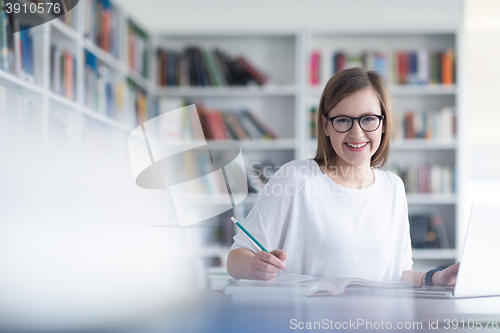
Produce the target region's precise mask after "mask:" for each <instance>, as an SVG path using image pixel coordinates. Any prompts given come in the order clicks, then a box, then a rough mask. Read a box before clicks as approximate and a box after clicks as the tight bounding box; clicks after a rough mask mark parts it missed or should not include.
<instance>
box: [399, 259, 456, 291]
mask: <svg viewBox="0 0 500 333" xmlns="http://www.w3.org/2000/svg"><path fill="white" fill-rule="evenodd" d="M459 266H460V263H456V264H454V265H451V266H448V267H446V268H445V269H444V270H442V271H438V272H436V273H434V274H433V275H432V284H433V285H435V286H454V285H455V283H456V282H457V273H458V268H459ZM425 273H426V272H415V271H412V270H408V271H404V272H403V274H402V275H401V281H402V282H409V283H411V284H413V285H414V286H421V285H423V283H422V277H423V275H424V274H425Z"/></svg>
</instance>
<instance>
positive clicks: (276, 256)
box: [250, 249, 288, 280]
mask: <svg viewBox="0 0 500 333" xmlns="http://www.w3.org/2000/svg"><path fill="white" fill-rule="evenodd" d="M287 257H288V254H287V253H286V252H285V251H283V250H280V249H276V250H273V251H271V252H269V253H267V252H264V251H259V252H257V253H255V256H254V257H253V258H252V259H251V260H250V276H251V278H252V279H256V280H270V279H272V278H274V277H276V275H278V271H279V270H280V269H282V270H285V265H286V259H287Z"/></svg>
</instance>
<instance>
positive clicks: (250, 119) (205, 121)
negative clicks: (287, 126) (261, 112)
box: [158, 97, 276, 140]
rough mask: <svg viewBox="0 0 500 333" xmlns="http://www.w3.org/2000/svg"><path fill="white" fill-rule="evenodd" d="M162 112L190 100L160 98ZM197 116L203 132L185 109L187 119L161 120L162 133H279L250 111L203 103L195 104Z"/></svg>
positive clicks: (213, 136) (243, 136) (231, 136)
mask: <svg viewBox="0 0 500 333" xmlns="http://www.w3.org/2000/svg"><path fill="white" fill-rule="evenodd" d="M158 104H159V113H160V114H162V113H165V112H169V111H172V110H175V109H178V108H181V107H183V106H185V105H187V103H186V102H185V100H184V99H182V98H170V97H164V98H160V99H159V103H158ZM196 108H197V111H198V117H199V119H200V122H201V126H202V129H203V133H200V132H199V130H198V129H197V127H196V126H194V125H193V124H194V120H193V119H191V118H189V117H191V115H189V113H187V112H186V113H185V115H186V117H188V119H182V118H181V117H180V116H179V119H176V120H175V121H169V122H168V123H164V122H160V129H159V133H160V136H161V137H163V138H164V139H184V140H192V139H195V140H201V139H203V138H205V139H207V140H247V139H254V140H259V139H275V138H276V135H275V134H274V132H272V131H271V130H270V129H269V128H268V127H267V126H266V125H264V123H263V122H262V121H261V120H260V119H259V118H258V117H257V116H256V115H255V114H254V113H253V112H251V111H249V110H246V109H242V110H237V111H223V110H218V109H209V108H207V107H206V106H204V105H203V104H201V103H198V104H196Z"/></svg>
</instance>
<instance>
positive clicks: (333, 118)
mask: <svg viewBox="0 0 500 333" xmlns="http://www.w3.org/2000/svg"><path fill="white" fill-rule="evenodd" d="M364 117H377V118H378V120H379V122H378V126H377V128H375V129H374V130H371V131H367V130H365V129H364V128H363V126H361V119H363V118H364ZM325 118H326V117H325ZM336 118H349V119H351V127H349V129H348V130H347V131H343V132H340V131H337V129H336V128H335V126H333V121H334V120H335V119H336ZM328 120H329V121H330V122H331V123H332V128H333V129H334V130H335V132H337V133H347V132H349V131H350V130H351V129H352V127H353V126H354V121H355V120H357V121H358V125H359V127H360V128H361V129H362V130H363V131H365V132H375V131H376V130H378V128H379V127H380V124H382V121H383V120H384V116H379V115H377V114H367V115H364V116H362V117H358V118H353V117H349V116H335V117H331V118H328Z"/></svg>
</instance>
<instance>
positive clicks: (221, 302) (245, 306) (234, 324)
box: [137, 290, 500, 333]
mask: <svg viewBox="0 0 500 333" xmlns="http://www.w3.org/2000/svg"><path fill="white" fill-rule="evenodd" d="M308 323H309V324H308ZM480 324H481V327H480V326H479V325H480ZM487 324H488V327H487V328H488V329H489V330H495V331H498V330H500V297H481V298H468V299H429V298H417V297H409V296H385V295H377V294H374V293H372V292H371V291H349V293H348V294H347V295H345V296H341V297H329V296H323V297H303V296H302V297H299V296H247V295H244V296H242V295H238V297H235V296H231V295H225V294H223V293H220V292H217V291H208V290H207V291H197V292H196V293H195V294H194V296H193V297H192V298H191V300H190V302H188V303H187V304H185V305H183V306H179V308H177V309H175V310H173V311H172V312H171V313H170V314H168V315H167V314H164V316H163V318H161V319H159V320H157V321H155V326H154V327H152V326H150V325H148V326H147V327H146V326H144V327H137V328H138V329H139V330H141V332H167V331H168V332H197V333H199V332H218V333H220V332H238V333H245V332H297V331H306V332H311V331H322V330H331V331H344V330H353V331H354V330H355V331H375V330H376V331H380V330H384V329H385V330H391V331H405V332H411V331H414V332H417V331H419V332H425V331H433V332H439V331H447V332H448V331H452V330H457V329H462V328H465V329H468V330H469V331H471V330H476V329H479V328H481V331H483V330H484V329H485V328H486V325H487ZM314 325H316V326H314ZM405 326H406V327H405ZM307 328H309V330H308V329H307ZM495 328H496V329H495Z"/></svg>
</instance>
